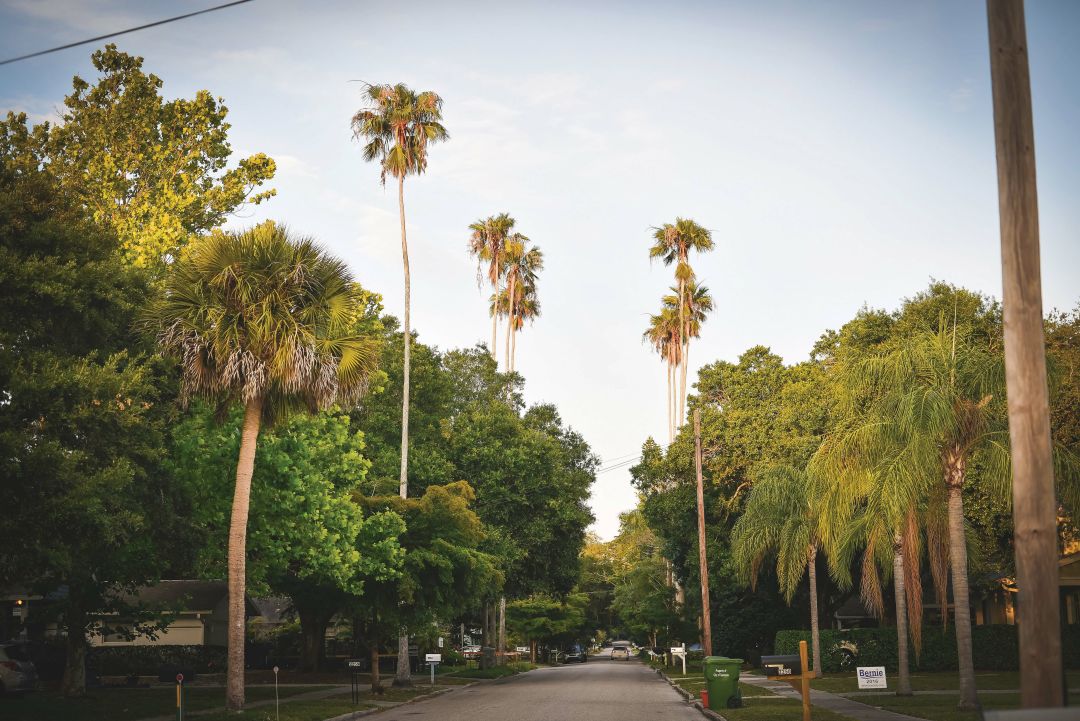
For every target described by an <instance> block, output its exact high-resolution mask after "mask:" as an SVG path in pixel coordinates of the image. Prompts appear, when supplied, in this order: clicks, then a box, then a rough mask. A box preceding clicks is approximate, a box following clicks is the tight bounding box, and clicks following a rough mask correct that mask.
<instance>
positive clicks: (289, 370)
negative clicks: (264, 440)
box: [147, 223, 378, 710]
mask: <svg viewBox="0 0 1080 721" xmlns="http://www.w3.org/2000/svg"><path fill="white" fill-rule="evenodd" d="M363 305H364V298H363V296H362V295H361V294H360V292H359V288H358V286H356V284H354V283H353V281H352V278H351V277H350V275H349V272H348V270H347V269H346V267H345V265H344V264H343V263H342V262H341V261H339V260H337V259H335V258H332V257H330V256H328V255H326V254H325V253H324V252H323V251H322V250H321V249H320V248H319V247H318V246H317V245H316V244H315V243H314V242H313V241H311V240H310V239H307V238H296V237H293V236H291V235H290V234H289V232H288V231H287V230H286V229H285V228H284V227H282V226H279V225H275V224H273V223H264V224H262V225H258V226H256V227H254V228H252V229H251V230H248V231H245V232H243V233H239V234H225V233H216V234H214V235H211V236H209V237H206V238H203V239H201V240H199V241H197V242H195V243H194V244H193V245H192V246H191V247H190V249H189V250H188V251H187V252H186V253H185V254H184V255H183V256H182V257H181V258H180V260H178V261H177V262H176V264H175V265H174V266H173V267H172V269H171V270H170V272H169V274H168V276H167V277H166V280H165V286H164V290H163V294H162V297H161V299H160V301H159V302H158V303H157V304H156V305H155V306H154V307H153V308H152V309H151V310H150V311H149V318H148V320H147V322H148V323H149V324H150V325H151V327H153V328H154V329H155V332H156V334H157V337H158V341H159V343H160V345H161V347H162V349H163V350H164V351H165V352H167V353H171V354H174V355H176V356H178V357H179V358H180V364H181V371H182V376H181V378H182V386H181V388H182V393H181V399H182V400H183V401H184V402H185V403H186V402H187V400H188V399H190V398H191V397H194V396H200V397H204V398H208V399H211V400H212V401H214V402H216V403H218V404H220V405H225V404H231V403H242V404H243V405H244V421H243V430H242V435H241V441H240V453H239V459H238V461H237V466H236V486H235V490H234V494H233V505H232V518H231V522H230V525H229V549H228V574H229V631H228V675H227V686H226V702H227V704H228V707H229V708H230V709H234V710H239V709H240V708H242V707H243V704H244V598H245V595H244V594H245V585H246V584H245V572H246V568H245V554H246V545H247V519H248V505H249V499H250V493H251V475H252V472H253V470H254V465H255V447H256V443H257V440H258V435H259V429H260V427H261V425H262V423H263V422H270V421H273V420H275V419H277V418H280V417H282V416H284V415H287V414H288V413H291V412H293V411H296V410H307V411H312V412H314V411H316V410H318V409H322V408H327V407H329V406H330V405H332V404H335V403H338V404H342V405H350V404H352V403H354V402H355V401H356V400H358V399H359V397H360V396H361V394H362V393H363V392H364V390H365V389H366V387H367V382H368V378H369V375H370V374H371V373H372V372H373V371H374V370H375V367H376V359H377V357H378V354H377V344H376V342H375V341H374V340H372V339H370V338H365V337H363V336H360V335H358V334H357V333H356V332H355V330H354V326H355V322H356V320H357V319H358V318H359V316H360V314H361V313H362V311H363Z"/></svg>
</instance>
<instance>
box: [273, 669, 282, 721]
mask: <svg viewBox="0 0 1080 721" xmlns="http://www.w3.org/2000/svg"><path fill="white" fill-rule="evenodd" d="M280 670H281V669H280V668H279V667H277V666H274V718H276V719H277V720H278V721H281V702H280V700H279V699H278V687H277V675H278V671H280Z"/></svg>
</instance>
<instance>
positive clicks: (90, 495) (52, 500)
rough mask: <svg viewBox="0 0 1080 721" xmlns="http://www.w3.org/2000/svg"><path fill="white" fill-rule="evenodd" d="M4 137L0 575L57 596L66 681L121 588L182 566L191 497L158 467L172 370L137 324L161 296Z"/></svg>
mask: <svg viewBox="0 0 1080 721" xmlns="http://www.w3.org/2000/svg"><path fill="white" fill-rule="evenodd" d="M20 152H21V151H20V149H19V148H17V147H12V146H11V145H10V144H8V143H0V394H2V396H3V402H2V403H0V507H2V508H3V509H4V522H3V523H0V586H10V585H20V586H27V587H29V588H31V589H32V590H33V591H34V592H36V593H38V594H40V595H42V596H49V597H50V598H51V599H52V601H51V602H50V604H49V606H48V608H47V609H44V611H43V612H44V613H47V614H48V617H36V618H32V620H33V621H34V622H40V623H42V624H43V623H44V622H47V621H50V620H53V621H55V622H56V623H57V625H58V627H59V629H60V630H61V631H62V632H63V633H64V634H65V639H66V640H65V643H66V660H65V666H64V675H63V682H62V687H63V691H64V693H65V694H66V695H69V696H81V695H82V694H83V693H84V691H85V657H86V650H87V645H88V641H87V636H88V635H90V634H94V633H98V632H100V631H101V630H102V624H101V621H100V619H101V618H103V617H105V618H107V617H108V616H109V615H111V614H115V615H123V616H125V617H131V616H133V615H134V616H135V617H136V618H142V620H143V621H147V622H146V623H143V624H140V630H145V631H153V630H154V625H153V624H152V623H149V622H148V619H147V618H146V617H142V616H141V615H140V614H139V613H138V611H139V609H137V608H133V607H132V606H131V605H130V604H129V603H126V602H125V600H124V596H125V593H126V592H128V591H131V590H132V589H134V588H135V587H137V586H142V585H145V584H148V583H151V582H153V581H154V580H156V579H158V578H160V577H161V575H162V574H167V573H175V572H176V571H177V569H183V568H184V567H185V565H186V558H185V554H184V549H186V548H187V547H188V546H189V545H191V541H192V540H193V539H192V538H191V536H190V534H189V533H188V530H187V526H188V524H187V519H188V518H189V514H190V507H189V505H188V503H187V501H186V499H185V498H184V496H183V495H182V494H181V493H180V492H178V489H176V488H174V487H173V486H172V485H171V484H169V482H168V479H167V477H166V475H165V474H164V473H163V472H162V471H161V467H160V461H161V458H162V457H163V456H164V455H165V429H166V427H167V424H168V423H169V421H170V419H171V416H172V413H173V411H172V408H173V404H172V400H173V398H174V396H175V379H174V378H173V377H171V376H170V374H169V373H168V372H167V369H165V368H164V366H163V365H162V364H161V363H160V362H158V361H157V360H156V359H155V358H154V357H153V356H152V355H151V353H152V351H153V349H152V347H150V345H149V344H147V343H145V342H144V341H143V339H141V338H140V336H139V335H138V334H137V333H136V332H135V331H133V329H132V325H133V321H134V320H135V318H136V316H137V313H138V311H139V309H140V308H141V307H142V306H144V305H145V304H146V302H147V300H148V298H149V297H150V284H149V280H148V278H147V275H146V274H145V273H144V272H142V271H141V270H139V269H136V268H133V267H131V266H129V265H127V264H126V263H125V262H124V261H123V259H122V255H121V248H120V241H119V239H118V238H117V237H116V234H115V233H114V232H112V231H111V230H109V229H107V228H102V227H100V226H99V225H96V224H94V223H92V222H90V221H89V220H88V219H87V218H86V217H85V213H84V209H83V208H82V207H81V206H80V204H79V203H78V202H77V201H75V200H73V199H72V198H71V197H70V196H69V195H67V194H66V193H64V192H63V190H62V189H61V188H60V187H58V185H57V183H56V182H55V179H53V178H51V177H50V176H49V175H48V174H47V173H45V172H43V171H41V170H40V169H38V168H37V167H36V166H22V165H21V161H20V159H19V158H20Z"/></svg>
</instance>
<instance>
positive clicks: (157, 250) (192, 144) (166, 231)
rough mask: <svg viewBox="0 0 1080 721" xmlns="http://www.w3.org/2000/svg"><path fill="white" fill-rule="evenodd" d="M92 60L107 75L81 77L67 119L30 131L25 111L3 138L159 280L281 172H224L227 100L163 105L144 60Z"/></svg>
mask: <svg viewBox="0 0 1080 721" xmlns="http://www.w3.org/2000/svg"><path fill="white" fill-rule="evenodd" d="M91 61H92V62H93V65H94V68H95V69H96V70H97V71H98V72H99V73H100V74H101V77H100V78H98V79H97V81H96V82H95V83H94V84H91V83H90V82H88V81H86V80H84V79H83V78H80V77H78V76H76V77H75V79H74V80H73V82H72V86H73V87H72V93H71V94H70V95H68V96H67V98H65V99H64V111H63V114H62V116H61V121H62V122H61V123H59V124H57V125H52V124H50V123H42V124H40V125H37V126H35V127H33V128H32V129H30V128H27V127H26V116H25V115H14V114H11V113H9V114H8V116H7V120H6V122H5V123H4V124H3V130H2V131H0V132H3V133H4V134H5V135H7V136H8V138H9V141H10V140H14V139H17V140H18V145H19V148H20V153H21V154H22V158H23V160H22V162H24V163H28V164H34V165H36V164H41V165H43V166H44V167H45V168H46V169H47V171H48V173H49V174H50V175H52V176H53V177H54V178H56V180H57V182H58V183H59V185H60V187H61V188H62V189H63V191H64V192H65V193H68V194H70V195H71V197H72V198H73V199H75V202H77V203H80V204H81V205H83V206H84V207H85V208H86V212H87V213H88V214H89V215H90V216H91V217H92V218H93V220H95V221H97V222H98V223H103V224H105V225H107V226H109V227H110V228H112V229H114V230H115V231H116V233H117V235H119V237H120V240H121V243H122V246H123V249H124V254H125V257H126V258H127V259H128V260H129V261H130V262H132V263H133V264H135V265H137V266H140V267H145V268H148V269H149V270H150V271H151V272H152V273H154V274H155V275H160V274H161V273H162V272H163V271H164V269H165V266H166V264H167V263H168V262H169V261H171V260H174V259H176V258H177V257H178V254H179V251H180V250H181V248H183V247H184V246H185V245H186V244H187V243H188V242H189V241H190V240H191V239H192V238H193V237H194V236H196V235H199V234H202V233H206V232H208V231H209V230H211V229H212V228H216V227H217V226H219V225H221V223H223V222H224V221H225V219H226V218H227V217H228V216H229V214H231V213H233V212H234V211H235V210H236V209H238V208H240V207H241V206H243V205H244V204H245V203H252V204H258V203H260V202H262V201H264V200H266V199H267V198H269V197H271V196H272V195H273V194H274V191H273V190H263V191H259V190H258V188H259V186H261V185H262V184H264V183H265V182H267V181H268V180H270V179H271V178H272V177H273V175H274V170H275V166H274V161H273V160H271V159H270V158H268V157H267V156H266V155H264V154H262V153H257V154H255V155H252V156H250V157H247V158H244V159H242V160H240V161H239V163H237V165H236V167H234V168H227V165H228V162H229V158H230V156H231V155H232V148H231V146H230V145H229V140H228V131H229V123H228V122H227V120H226V117H227V114H228V109H227V108H226V107H225V105H224V101H223V100H222V99H220V98H218V99H215V98H214V97H213V95H211V94H210V92H209V91H206V90H200V91H199V92H197V93H196V94H195V97H193V98H191V99H185V98H177V99H175V100H166V99H164V98H163V97H162V95H161V89H162V87H163V82H162V80H161V79H160V78H159V77H157V76H156V75H153V74H147V73H145V72H144V71H143V59H142V58H141V57H136V56H133V55H128V54H127V53H124V52H121V51H119V50H117V49H116V46H115V45H107V46H106V47H105V48H104V49H103V50H98V51H96V52H95V53H94V54H93V55H92V56H91Z"/></svg>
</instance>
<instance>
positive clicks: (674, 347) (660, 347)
mask: <svg viewBox="0 0 1080 721" xmlns="http://www.w3.org/2000/svg"><path fill="white" fill-rule="evenodd" d="M642 340H644V341H645V342H647V343H649V344H651V345H652V347H653V349H654V350H656V352H657V353H658V354H659V355H660V358H661V359H663V361H664V367H665V376H666V379H667V414H668V443H671V442H673V441H674V440H675V408H674V404H675V395H674V386H675V369H676V368H677V367H678V365H679V363H680V360H681V358H682V347H681V346H680V345H679V311H678V309H677V308H670V307H667V306H665V307H664V308H662V309H661V311H660V313H658V314H657V315H651V316H649V328H648V330H646V331H645V332H644V333H643V334H642Z"/></svg>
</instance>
